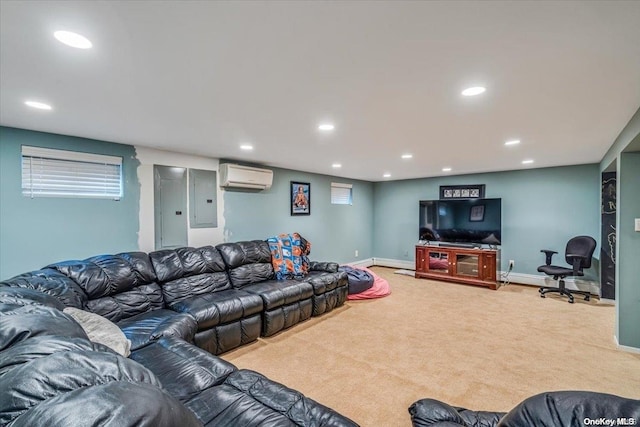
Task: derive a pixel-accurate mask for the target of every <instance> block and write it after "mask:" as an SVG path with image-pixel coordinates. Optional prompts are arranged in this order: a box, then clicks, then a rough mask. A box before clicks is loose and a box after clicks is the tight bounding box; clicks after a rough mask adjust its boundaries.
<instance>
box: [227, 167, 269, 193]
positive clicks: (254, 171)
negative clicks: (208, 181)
mask: <svg viewBox="0 0 640 427" xmlns="http://www.w3.org/2000/svg"><path fill="white" fill-rule="evenodd" d="M219 172H220V187H228V188H253V189H255V190H268V189H269V188H271V184H272V183H273V171H272V170H269V169H260V168H253V167H250V166H242V165H235V164H233V163H223V164H221V165H220V167H219Z"/></svg>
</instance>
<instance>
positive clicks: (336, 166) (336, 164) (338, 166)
mask: <svg viewBox="0 0 640 427" xmlns="http://www.w3.org/2000/svg"><path fill="white" fill-rule="evenodd" d="M331 167H332V168H334V169H338V168H341V167H342V165H341V164H340V163H334V164H332V165H331Z"/></svg>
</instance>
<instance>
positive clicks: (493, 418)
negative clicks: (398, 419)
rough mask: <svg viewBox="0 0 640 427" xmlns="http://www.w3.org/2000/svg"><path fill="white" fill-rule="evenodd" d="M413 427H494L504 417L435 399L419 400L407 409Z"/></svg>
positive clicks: (495, 413)
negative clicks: (439, 426)
mask: <svg viewBox="0 0 640 427" xmlns="http://www.w3.org/2000/svg"><path fill="white" fill-rule="evenodd" d="M409 414H410V415H411V422H412V423H413V426H414V427H426V426H433V425H438V424H443V425H449V426H456V425H459V426H465V427H470V426H481V427H494V426H496V425H497V424H498V422H499V421H500V419H501V418H502V417H503V416H504V415H505V413H504V412H486V411H470V410H468V409H465V408H458V407H454V406H451V405H448V404H446V403H444V402H440V401H439V400H435V399H421V400H418V401H417V402H415V403H414V404H413V405H411V407H409Z"/></svg>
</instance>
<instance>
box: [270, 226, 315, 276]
mask: <svg viewBox="0 0 640 427" xmlns="http://www.w3.org/2000/svg"><path fill="white" fill-rule="evenodd" d="M267 243H268V244H269V249H270V250H271V263H272V264H273V270H274V271H275V273H276V279H278V280H284V279H301V278H303V277H304V276H306V275H307V274H308V272H309V258H308V255H309V253H310V252H311V243H309V242H308V241H307V240H305V239H304V238H303V237H302V236H301V235H300V234H298V233H293V234H280V235H278V236H276V237H270V238H268V239H267Z"/></svg>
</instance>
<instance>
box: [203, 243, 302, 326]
mask: <svg viewBox="0 0 640 427" xmlns="http://www.w3.org/2000/svg"><path fill="white" fill-rule="evenodd" d="M216 247H217V248H218V250H219V251H220V254H221V255H222V258H223V259H224V262H225V264H226V265H227V268H228V271H229V279H230V281H231V284H232V285H233V287H234V288H236V289H238V290H242V291H244V292H248V293H251V294H254V295H257V296H259V297H260V298H261V299H262V302H263V303H264V313H263V316H262V335H263V336H266V337H268V336H271V335H273V334H275V333H277V332H280V331H281V330H283V329H286V328H289V327H291V326H293V325H295V324H297V323H299V322H302V321H304V320H307V319H308V318H310V317H311V312H312V302H311V297H312V296H313V287H312V285H311V284H309V283H307V282H306V281H297V280H275V279H274V278H275V273H274V271H273V265H272V264H271V252H270V250H269V245H268V244H267V242H265V241H262V240H254V241H249V242H238V243H222V244H220V245H218V246H216Z"/></svg>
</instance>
